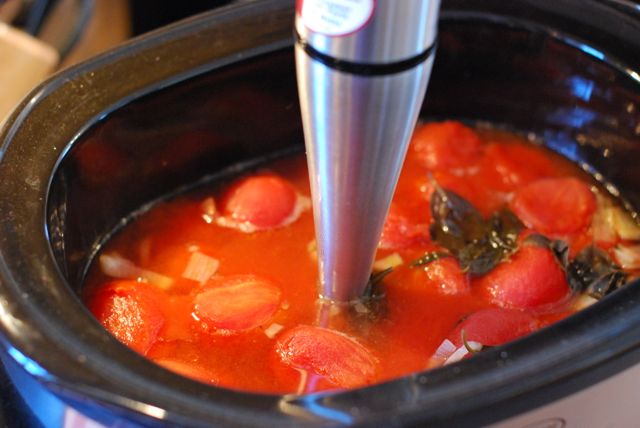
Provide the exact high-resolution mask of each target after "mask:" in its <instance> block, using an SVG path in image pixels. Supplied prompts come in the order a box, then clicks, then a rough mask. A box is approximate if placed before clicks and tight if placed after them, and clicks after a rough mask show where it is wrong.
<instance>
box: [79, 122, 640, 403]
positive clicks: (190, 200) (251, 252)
mask: <svg viewBox="0 0 640 428" xmlns="http://www.w3.org/2000/svg"><path fill="white" fill-rule="evenodd" d="M309 193H310V192H309V184H308V177H307V169H306V163H305V159H304V156H303V155H297V156H293V157H289V158H286V159H281V160H278V161H274V162H271V163H269V164H263V165H261V166H260V168H258V169H255V170H252V171H245V172H244V173H242V174H241V175H235V176H233V177H231V176H227V177H225V178H224V179H221V180H218V181H216V182H214V183H211V184H210V185H209V187H207V188H201V189H198V190H195V191H193V192H191V193H188V194H185V195H181V196H179V197H176V198H174V199H172V200H169V201H165V202H162V203H159V204H157V205H156V206H155V207H154V208H152V209H151V210H149V211H148V212H146V213H144V214H143V215H141V216H139V217H137V218H136V219H135V220H133V221H132V222H130V223H129V224H128V225H127V226H126V227H125V228H124V229H123V230H122V231H120V232H119V233H118V234H117V235H116V236H115V237H114V238H113V239H112V240H111V241H110V242H108V243H107V244H106V245H105V247H104V248H103V250H102V251H101V253H100V255H99V257H98V258H97V259H96V262H95V263H94V265H93V266H92V267H91V269H90V271H89V274H88V277H87V280H86V287H85V296H84V298H85V302H86V304H87V306H88V307H89V309H90V310H91V311H92V312H93V314H94V315H95V316H96V318H97V319H98V320H99V321H100V322H101V323H102V324H103V325H104V326H105V328H106V329H107V330H109V331H110V332H111V333H112V334H113V335H114V336H115V337H116V338H118V339H119V340H120V341H121V342H123V343H124V344H126V345H128V346H129V347H131V348H132V349H134V350H135V351H137V352H139V353H140V354H143V355H145V356H146V357H147V358H149V359H151V360H152V361H154V362H156V363H157V364H159V365H161V366H163V367H165V368H167V369H169V370H172V371H175V372H177V373H180V374H182V375H185V376H188V377H191V378H193V379H196V380H199V381H202V382H207V383H211V384H215V385H219V386H223V387H228V388H233V389H239V390H248V391H257V392H267V393H289V392H293V393H307V392H313V391H320V390H327V389H342V388H353V387H359V386H364V385H369V384H372V383H377V382H382V381H384V380H387V379H392V378H396V377H399V376H403V375H406V374H409V373H413V372H419V371H423V370H425V369H428V368H433V367H438V366H441V365H443V364H449V363H453V362H456V361H459V360H460V359H462V358H467V357H469V356H471V355H473V354H474V353H476V352H481V351H482V350H483V349H486V348H487V347H492V346H496V345H500V344H502V343H505V342H508V341H511V340H514V339H516V338H518V337H521V336H523V335H526V334H529V333H531V332H533V331H535V330H537V329H540V328H543V327H544V326H546V325H548V324H550V323H552V322H554V321H557V320H559V319H561V318H563V317H566V316H568V315H570V314H571V313H573V312H575V311H576V310H578V309H580V308H581V307H584V306H586V305H588V304H591V303H593V302H594V301H595V300H596V299H599V298H601V297H602V296H604V295H605V294H607V293H609V292H611V291H613V290H614V289H615V288H617V287H619V286H621V285H623V284H624V283H625V282H626V281H628V280H629V278H630V277H632V276H633V275H634V274H635V272H637V270H638V268H640V247H639V246H638V244H637V243H636V242H637V241H638V240H640V229H639V228H638V226H637V224H636V223H635V221H634V220H633V218H632V217H631V216H630V215H629V214H628V213H627V212H626V211H624V210H623V209H622V208H621V207H620V206H619V205H618V204H617V203H616V202H615V201H614V200H613V199H612V198H611V197H610V196H609V195H608V194H605V193H604V192H603V191H602V190H601V189H600V188H599V187H597V186H596V185H594V183H593V181H592V180H591V179H590V177H589V176H587V175H585V174H584V173H583V172H582V170H580V169H579V168H577V167H576V166H575V165H573V164H571V163H570V162H568V161H567V160H565V159H563V158H561V157H560V156H558V155H556V154H554V153H552V152H550V151H548V150H547V149H545V148H543V147H541V146H539V145H536V144H534V143H532V142H530V141H526V140H524V139H522V138H520V137H518V136H515V135H513V134H510V133H506V132H503V131H498V130H495V129H488V128H481V127H480V128H477V129H471V128H469V127H466V126H464V125H462V124H460V123H458V122H452V121H448V122H441V123H428V124H424V125H421V126H419V127H418V129H417V130H416V133H415V135H414V137H413V140H412V142H411V146H410V148H409V153H408V156H407V159H406V161H405V165H404V169H403V172H402V175H401V177H400V181H399V183H398V187H397V190H396V194H395V197H394V200H393V204H392V206H391V210H390V213H389V215H388V218H387V221H386V223H385V227H384V231H383V234H382V237H381V239H380V245H379V251H378V255H377V261H376V264H375V265H374V272H373V274H372V279H371V282H370V284H369V285H370V286H369V287H368V290H367V295H366V296H364V298H363V299H362V301H360V302H356V303H353V304H351V305H348V306H343V307H337V306H330V305H327V304H323V303H321V302H319V301H318V300H317V279H318V278H317V268H316V266H317V255H316V252H315V241H314V229H313V218H312V213H311V210H310V201H309ZM345 215H348V213H345Z"/></svg>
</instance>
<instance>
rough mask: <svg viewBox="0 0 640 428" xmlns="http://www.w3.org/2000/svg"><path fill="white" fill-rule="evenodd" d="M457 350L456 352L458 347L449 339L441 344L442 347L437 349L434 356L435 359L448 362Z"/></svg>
mask: <svg viewBox="0 0 640 428" xmlns="http://www.w3.org/2000/svg"><path fill="white" fill-rule="evenodd" d="M455 350H456V345H454V344H453V342H451V341H450V340H449V339H445V340H444V341H443V342H442V343H441V344H440V346H438V349H436V352H435V353H434V354H433V357H434V358H439V359H443V360H446V359H447V358H449V357H450V356H451V354H453V353H454V352H455Z"/></svg>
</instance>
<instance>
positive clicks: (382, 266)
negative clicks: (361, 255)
mask: <svg viewBox="0 0 640 428" xmlns="http://www.w3.org/2000/svg"><path fill="white" fill-rule="evenodd" d="M402 264H404V260H402V257H401V256H400V254H398V253H393V254H390V255H388V256H387V257H385V258H383V259H380V260H376V262H375V263H374V264H373V270H375V271H383V270H387V269H389V268H394V267H397V266H400V265H402Z"/></svg>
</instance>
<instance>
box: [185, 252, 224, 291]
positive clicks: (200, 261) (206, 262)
mask: <svg viewBox="0 0 640 428" xmlns="http://www.w3.org/2000/svg"><path fill="white" fill-rule="evenodd" d="M218 267H220V262H219V261H218V260H217V259H214V258H213V257H209V256H207V255H206V254H203V253H201V252H199V251H194V252H192V253H191V257H189V262H188V263H187V267H186V268H185V269H184V272H183V273H182V277H183V278H186V279H191V280H193V281H196V282H199V283H200V284H204V283H205V282H207V281H208V280H209V278H211V277H212V276H213V275H214V274H215V273H216V272H217V271H218Z"/></svg>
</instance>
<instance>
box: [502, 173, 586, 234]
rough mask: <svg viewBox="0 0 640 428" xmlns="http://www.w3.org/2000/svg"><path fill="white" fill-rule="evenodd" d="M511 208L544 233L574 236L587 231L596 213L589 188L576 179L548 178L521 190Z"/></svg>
mask: <svg viewBox="0 0 640 428" xmlns="http://www.w3.org/2000/svg"><path fill="white" fill-rule="evenodd" d="M511 209H512V210H513V212H514V213H515V214H516V215H517V216H518V217H519V218H520V220H522V222H523V223H524V224H525V225H527V227H530V228H532V229H535V230H537V231H539V232H542V233H572V232H578V231H580V230H583V229H585V228H586V227H587V226H589V224H590V223H591V218H592V217H593V213H594V212H595V210H596V198H595V196H594V194H593V193H592V192H591V189H590V188H589V185H588V184H587V183H584V182H582V181H580V180H578V179H576V178H546V179H542V180H537V181H534V182H533V183H530V184H528V185H527V186H525V187H523V188H521V189H520V190H518V191H517V192H516V194H515V196H514V198H513V200H512V201H511Z"/></svg>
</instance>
